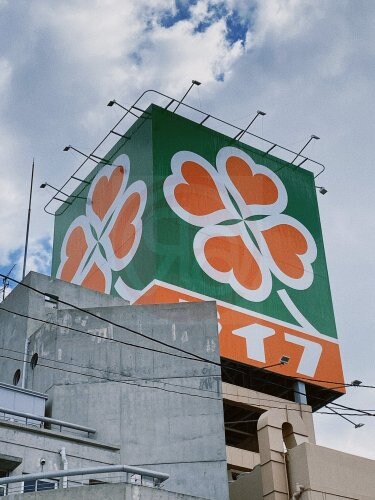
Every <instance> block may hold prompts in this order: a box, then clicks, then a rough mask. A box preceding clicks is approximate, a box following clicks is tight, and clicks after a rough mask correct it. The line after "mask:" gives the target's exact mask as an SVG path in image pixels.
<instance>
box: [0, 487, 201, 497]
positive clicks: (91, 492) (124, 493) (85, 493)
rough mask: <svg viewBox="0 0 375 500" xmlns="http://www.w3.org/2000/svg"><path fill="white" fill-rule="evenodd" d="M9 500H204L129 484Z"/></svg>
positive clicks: (72, 489) (28, 495) (34, 494)
mask: <svg viewBox="0 0 375 500" xmlns="http://www.w3.org/2000/svg"><path fill="white" fill-rule="evenodd" d="M25 495H26V496H25ZM7 498H8V499H9V500H51V499H53V500H104V499H107V500H109V499H110V500H204V499H203V498H198V497H192V496H189V495H179V494H176V493H170V492H168V491H163V490H162V489H159V488H148V487H146V486H138V485H131V484H98V485H95V486H81V487H77V488H67V489H60V490H55V491H53V492H51V491H44V492H43V491H42V492H37V493H24V494H20V495H9V496H7Z"/></svg>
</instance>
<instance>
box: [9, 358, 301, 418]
mask: <svg viewBox="0 0 375 500" xmlns="http://www.w3.org/2000/svg"><path fill="white" fill-rule="evenodd" d="M16 352H18V353H19V354H22V353H21V352H20V351H16ZM0 358H4V359H10V360H13V361H22V359H18V358H13V357H11V356H5V355H0ZM42 359H43V358H42ZM52 361H55V360H52ZM26 362H27V363H29V364H30V363H31V361H26ZM56 362H60V361H56ZM61 363H65V362H61ZM38 366H41V367H43V368H47V369H50V370H57V371H61V372H66V373H71V374H73V375H81V376H83V377H91V378H95V379H98V380H103V381H106V382H114V383H123V384H126V385H135V386H137V387H141V388H146V389H157V390H162V391H165V392H171V393H174V394H180V395H182V396H192V397H199V398H203V399H212V400H217V401H219V400H220V401H222V398H221V397H211V396H202V395H199V394H191V393H188V392H181V391H173V390H169V389H165V388H163V387H158V386H148V385H142V384H138V383H136V382H135V381H133V380H132V379H131V380H129V379H128V378H126V379H123V378H121V379H113V378H109V377H103V376H99V375H93V374H90V373H82V372H79V371H75V370H68V369H66V368H59V367H54V366H49V365H46V364H42V363H38ZM82 368H83V367H82ZM84 368H85V369H88V370H91V369H94V370H97V368H90V367H84ZM179 378H184V377H183V376H182V377H179ZM186 378H189V377H186ZM134 380H138V381H139V380H141V381H145V382H147V381H150V382H153V383H161V384H166V385H171V386H175V387H181V388H184V389H192V390H194V391H202V392H215V393H216V394H217V391H212V390H209V389H202V388H198V387H197V388H196V387H191V386H182V385H180V384H172V383H168V382H164V381H162V380H160V381H157V380H155V379H144V378H135V379H134ZM222 395H223V397H224V396H236V395H237V394H235V393H229V392H222ZM247 399H254V400H255V401H267V402H268V403H269V402H271V401H273V400H272V399H271V398H259V397H257V396H254V397H251V396H250V398H249V397H247ZM275 403H276V404H277V403H278V404H280V406H276V404H275V405H269V404H268V405H267V404H265V403H261V405H262V407H263V408H269V409H281V410H283V409H287V410H288V411H297V412H299V413H301V412H302V413H309V414H311V411H310V410H303V409H302V408H291V407H290V406H289V405H292V404H293V405H294V404H296V403H294V402H290V403H288V402H285V403H282V402H279V401H276V402H275Z"/></svg>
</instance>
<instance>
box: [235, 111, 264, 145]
mask: <svg viewBox="0 0 375 500" xmlns="http://www.w3.org/2000/svg"><path fill="white" fill-rule="evenodd" d="M266 114H267V113H265V112H264V111H260V110H259V109H258V111H257V114H256V115H255V116H254V118H253V119H252V120H251V122H250V123H249V125H248V126H247V127H246V128H245V129H244V130H240V131H239V132H238V134H237V135H236V136H235V137H233V139H235V140H237V141H239V140H240V139H241V138H242V136H243V135H244V134H245V133H246V132H247V131H248V130H249V128H250V127H251V125H252V124H253V123H254V122H255V120H256V119H257V118H258V116H266Z"/></svg>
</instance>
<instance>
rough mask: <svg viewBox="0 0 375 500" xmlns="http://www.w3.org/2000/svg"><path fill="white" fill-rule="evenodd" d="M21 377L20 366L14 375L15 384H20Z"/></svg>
mask: <svg viewBox="0 0 375 500" xmlns="http://www.w3.org/2000/svg"><path fill="white" fill-rule="evenodd" d="M20 378H21V370H20V369H19V368H18V369H17V370H16V371H15V372H14V375H13V385H18V382H19V381H20Z"/></svg>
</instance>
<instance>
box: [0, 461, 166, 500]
mask: <svg viewBox="0 0 375 500" xmlns="http://www.w3.org/2000/svg"><path fill="white" fill-rule="evenodd" d="M118 473H121V474H122V475H119V474H118ZM103 474H105V476H104V477H103ZM88 476H90V477H88ZM71 477H74V478H75V480H74V481H69V482H68V481H67V479H68V478H71ZM168 478H169V474H166V473H165V472H158V471H154V470H150V469H144V468H141V467H133V466H131V465H104V466H99V467H88V468H84V469H70V470H58V471H56V470H54V471H49V472H39V473H35V474H21V475H17V476H10V477H6V478H1V479H0V490H1V491H2V494H1V496H6V495H10V494H15V493H24V492H28V491H43V490H46V489H59V488H62V487H65V488H66V487H67V488H70V487H77V486H92V485H97V484H116V483H120V482H121V483H132V484H139V485H147V486H154V487H158V486H160V485H161V484H162V483H163V482H164V481H166V480H167V479H168ZM59 479H62V480H61V481H59ZM64 480H66V481H64ZM17 483H18V484H17ZM64 485H65V486H64ZM4 493H5V495H4Z"/></svg>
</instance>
